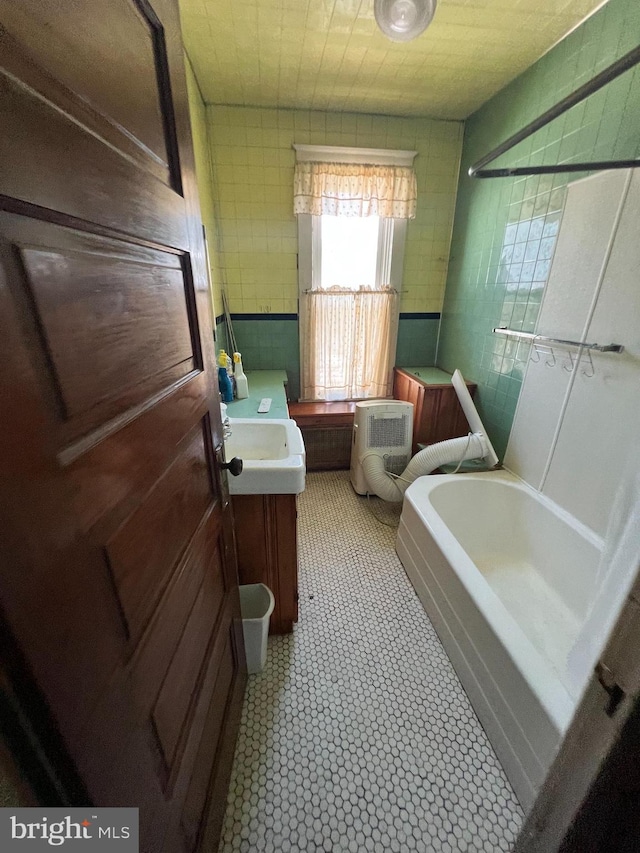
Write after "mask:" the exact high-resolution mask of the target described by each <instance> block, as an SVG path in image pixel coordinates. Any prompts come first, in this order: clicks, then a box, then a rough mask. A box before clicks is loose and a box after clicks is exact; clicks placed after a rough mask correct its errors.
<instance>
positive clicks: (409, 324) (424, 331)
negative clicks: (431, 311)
mask: <svg viewBox="0 0 640 853" xmlns="http://www.w3.org/2000/svg"><path fill="white" fill-rule="evenodd" d="M439 325H440V321H439V317H438V316H437V315H435V316H433V317H421V316H414V317H411V316H409V317H406V316H405V317H403V316H402V315H401V316H400V323H399V326H398V346H397V347H396V365H397V366H398V367H413V366H415V365H416V364H417V365H419V366H422V365H424V366H425V367H429V366H430V365H432V364H435V363H436V347H437V344H438V327H439Z"/></svg>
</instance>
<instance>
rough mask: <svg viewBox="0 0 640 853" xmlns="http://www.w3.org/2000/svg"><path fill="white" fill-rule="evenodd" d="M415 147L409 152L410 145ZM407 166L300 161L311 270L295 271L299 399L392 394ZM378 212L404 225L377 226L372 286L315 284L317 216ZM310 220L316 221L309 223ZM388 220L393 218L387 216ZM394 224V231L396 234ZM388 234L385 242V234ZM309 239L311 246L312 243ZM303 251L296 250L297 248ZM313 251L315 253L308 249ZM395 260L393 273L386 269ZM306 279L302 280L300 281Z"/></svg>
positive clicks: (412, 188) (297, 205) (410, 199)
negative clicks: (298, 283) (297, 274)
mask: <svg viewBox="0 0 640 853" xmlns="http://www.w3.org/2000/svg"><path fill="white" fill-rule="evenodd" d="M410 153H411V154H413V153H414V152H410ZM415 210H416V177H415V172H414V170H413V168H412V167H411V166H399V165H387V164H381V165H372V164H370V163H357V162H356V163H353V162H348V163H339V162H326V163H325V162H314V161H311V162H298V163H297V164H296V168H295V176H294V212H295V213H296V214H298V222H299V234H301V233H302V232H303V229H301V228H300V224H301V222H305V223H306V227H307V228H308V229H309V233H310V234H312V238H311V240H310V247H311V248H310V251H309V253H308V254H309V259H310V266H311V270H310V271H309V272H308V273H307V274H305V273H304V272H303V274H302V275H301V277H300V281H301V293H300V319H301V347H300V349H301V360H302V399H303V400H348V399H363V398H364V399H366V398H375V397H390V396H391V395H392V391H393V381H392V380H393V375H392V374H393V363H394V359H395V351H396V341H397V336H398V311H399V294H398V291H399V290H400V286H401V281H400V278H401V271H402V252H403V250H404V234H405V228H404V222H403V220H406V219H412V218H414V217H415ZM327 215H330V216H338V217H345V216H346V217H356V216H357V217H368V216H379V217H381V218H382V219H387V220H394V222H395V224H396V225H397V224H398V223H399V222H402V225H403V227H398V228H389V229H385V228H381V229H380V234H381V237H380V243H379V251H378V256H379V257H378V265H379V268H378V274H377V276H376V284H375V286H367V287H362V286H360V282H354V287H353V289H346V288H344V287H331V286H329V287H326V286H325V287H324V288H321V287H320V282H319V275H317V274H316V273H317V264H318V260H319V255H320V253H321V251H322V246H320V244H319V242H318V224H319V222H320V218H321V217H322V216H327ZM313 223H315V227H314V225H313ZM389 224H390V225H393V224H394V223H389ZM394 232H395V235H394ZM385 233H386V234H388V235H394V236H393V237H390V239H389V240H388V243H385V242H384V235H385ZM314 247H315V250H314ZM303 254H304V255H305V256H306V253H305V252H302V251H301V256H302V255H303ZM314 255H315V257H314ZM392 268H393V271H394V272H393V274H392ZM305 282H306V283H307V285H308V286H307V287H303V286H302V285H303V283H305Z"/></svg>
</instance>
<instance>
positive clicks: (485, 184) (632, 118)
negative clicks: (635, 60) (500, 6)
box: [437, 0, 640, 456]
mask: <svg viewBox="0 0 640 853" xmlns="http://www.w3.org/2000/svg"><path fill="white" fill-rule="evenodd" d="M638 43H640V3H639V2H638V0H610V2H609V3H608V4H607V5H606V6H605V7H604V8H603V9H602V10H601V11H600V12H598V13H597V14H596V15H594V16H593V17H592V18H590V19H589V20H588V21H587V22H586V23H584V24H583V25H582V26H581V27H579V28H578V29H577V30H576V31H575V32H574V33H572V34H571V35H570V36H569V37H568V38H566V39H565V40H564V41H563V42H561V43H560V44H559V45H558V46H557V47H555V48H554V49H553V50H552V51H551V52H550V53H548V54H546V55H545V56H544V57H543V58H542V59H540V60H539V61H538V62H537V63H536V64H535V65H533V66H532V67H531V68H530V69H528V70H527V71H526V72H525V73H524V74H522V75H521V76H520V77H519V78H518V79H517V80H515V81H514V82H513V83H511V84H510V85H509V86H507V87H506V88H505V89H503V90H502V91H501V92H500V93H499V94H498V95H496V96H495V97H494V98H493V99H492V100H491V101H489V102H488V103H487V104H485V106H483V107H482V108H481V109H480V110H479V111H478V112H476V113H475V114H474V115H473V116H471V118H470V119H468V121H467V123H466V126H465V136H464V147H463V155H462V167H461V173H460V182H459V190H458V199H457V205H456V215H455V223H454V232H453V240H452V245H451V257H450V261H449V272H448V278H447V287H446V291H445V298H444V305H443V314H442V320H441V329H440V343H439V349H438V356H437V363H438V365H439V366H440V367H442V368H444V369H445V370H448V371H453V370H454V369H455V368H456V367H459V368H460V369H461V370H462V372H463V373H464V375H465V377H466V378H467V379H471V380H473V381H475V382H477V383H478V394H477V397H476V401H477V402H478V403H479V408H480V410H481V415H482V417H483V419H484V421H485V425H486V426H487V429H488V431H489V433H490V435H491V438H492V440H493V442H494V444H495V445H496V450H497V452H498V454H499V455H500V456H502V455H503V454H504V450H505V448H506V444H507V439H508V436H509V431H510V429H511V423H512V420H513V414H514V411H515V406H516V403H517V400H518V395H519V392H520V387H521V384H522V377H523V374H524V369H525V366H526V361H525V359H526V357H527V351H528V348H527V347H526V346H523V345H522V344H520V345H518V344H514V343H513V342H508V341H505V340H504V339H500V338H499V337H498V336H496V335H493V334H492V333H491V329H492V328H493V327H494V326H498V325H507V326H509V327H510V328H515V329H523V330H525V331H531V330H533V329H534V327H535V323H536V320H537V316H538V310H539V306H540V301H541V298H542V294H543V292H544V287H545V283H546V280H547V277H548V273H549V267H550V264H551V259H552V255H553V249H554V246H555V237H556V234H557V231H558V227H559V223H560V219H561V216H562V208H563V204H564V197H565V190H566V186H567V181H568V176H567V175H557V176H553V177H550V176H540V177H533V178H496V179H493V180H477V179H471V178H469V177H468V176H467V169H468V168H469V166H470V165H471V164H472V163H473V162H474V161H476V160H477V159H479V158H480V157H481V156H483V155H484V154H486V153H487V152H488V151H490V150H491V149H492V148H493V147H495V145H497V144H498V143H499V142H501V141H502V140H503V139H506V138H507V137H508V136H510V135H511V134H513V133H514V132H515V131H517V130H519V129H520V128H521V127H522V126H523V125H525V124H527V122H529V121H531V120H532V119H533V118H535V117H536V116H538V115H539V114H540V113H542V112H543V111H544V110H546V109H547V108H548V107H550V106H552V105H553V104H555V103H556V102H557V101H558V100H560V99H561V98H562V97H564V96H565V95H567V94H569V93H570V92H572V91H573V90H574V89H576V88H577V87H578V86H580V85H582V84H583V83H585V82H586V81H587V80H589V79H590V78H591V77H592V76H593V75H594V74H595V73H597V72H598V71H600V70H602V69H603V68H605V67H606V66H607V65H609V64H610V63H611V62H613V61H614V60H615V59H617V58H618V57H619V56H621V55H623V54H624V53H626V52H627V51H629V50H631V49H632V48H633V47H635V46H636V45H637V44H638ZM639 156H640V68H636V69H634V70H633V71H630V72H627V73H626V74H625V75H623V76H622V77H620V78H619V79H618V80H616V81H615V82H613V83H611V84H609V85H608V86H607V87H605V88H604V89H602V90H601V91H600V92H599V93H596V94H595V95H592V96H591V97H590V98H589V99H588V100H587V101H585V102H583V103H582V104H580V105H578V106H577V107H574V108H573V109H572V110H571V111H570V112H569V113H566V114H565V115H564V116H562V117H561V118H559V119H557V120H556V121H555V122H553V123H552V124H550V125H548V126H547V127H546V128H543V130H541V131H539V132H538V133H537V134H535V135H534V136H533V137H531V138H530V139H529V140H527V141H526V142H524V143H522V144H521V145H520V146H518V147H517V148H515V149H514V150H513V151H511V152H509V153H508V154H506V155H504V156H503V157H502V158H501V159H500V160H499V161H498V162H497V165H526V164H540V163H545V164H547V163H548V164H553V163H559V162H572V161H573V162H579V161H589V160H597V159H612V158H628V157H639ZM577 177H580V176H579V175H575V176H571V180H575V179H576V178H577Z"/></svg>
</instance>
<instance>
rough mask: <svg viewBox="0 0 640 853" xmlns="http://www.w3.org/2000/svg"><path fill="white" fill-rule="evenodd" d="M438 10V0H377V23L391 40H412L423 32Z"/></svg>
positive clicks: (375, 5)
mask: <svg viewBox="0 0 640 853" xmlns="http://www.w3.org/2000/svg"><path fill="white" fill-rule="evenodd" d="M435 11H436V0H375V2H374V6H373V13H374V15H375V17H376V23H377V24H378V26H379V27H380V29H381V30H382V32H383V33H384V34H385V36H386V37H387V38H389V39H391V41H411V39H414V38H416V36H419V35H420V33H423V32H424V31H425V30H426V29H427V27H428V26H429V24H430V23H431V21H432V19H433V16H434V14H435Z"/></svg>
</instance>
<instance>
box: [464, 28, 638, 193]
mask: <svg viewBox="0 0 640 853" xmlns="http://www.w3.org/2000/svg"><path fill="white" fill-rule="evenodd" d="M639 62H640V45H639V46H638V47H635V48H634V49H633V50H630V51H629V53H626V54H625V55H624V56H622V57H621V58H620V59H618V60H617V61H616V62H614V63H613V64H612V65H609V66H608V67H607V68H605V69H604V70H603V71H601V72H600V73H599V74H596V76H595V77H592V78H591V80H589V81H588V83H585V84H584V85H582V86H580V87H579V88H578V89H576V90H575V92H572V93H571V94H570V95H567V96H566V98H563V99H562V100H561V101H559V102H558V103H557V104H556V105H555V106H553V107H551V108H550V109H548V110H547V111H546V112H544V113H543V114H542V115H541V116H538V118H536V119H534V120H533V121H532V122H530V123H529V124H528V125H526V126H525V127H523V128H522V130H519V131H518V132H517V133H514V134H513V136H510V137H509V139H506V140H505V141H504V142H502V143H501V144H500V145H498V146H497V147H496V148H494V149H493V151H490V152H489V154H487V155H486V156H484V157H482V158H481V159H480V160H478V162H477V163H474V164H473V166H471V168H470V169H469V177H471V178H510V177H515V176H517V175H557V174H561V173H563V172H590V171H599V170H601V169H635V168H637V167H638V166H640V160H599V161H597V162H593V163H564V164H561V165H557V166H517V167H513V168H509V167H507V168H504V169H485V168H484V167H485V166H488V165H489V163H493V161H494V160H497V159H498V157H500V155H501V154H505V153H506V152H507V151H510V150H511V149H512V148H515V146H516V145H517V144H518V143H519V142H523V141H524V140H525V139H528V137H529V136H532V135H533V134H534V133H535V132H536V131H537V130H540V129H541V128H543V127H544V126H545V125H547V124H549V123H550V122H552V121H553V120H554V119H556V118H558V117H559V116H561V115H562V114H563V113H566V112H567V111H568V110H570V109H571V107H574V106H575V105H576V104H579V103H580V102H581V101H584V100H585V99H586V98H588V97H589V95H593V93H594V92H597V91H598V89H602V87H603V86H606V85H607V83H610V82H611V81H612V80H615V79H616V77H619V76H620V75H621V74H624V72H625V71H628V70H629V69H630V68H633V67H634V66H636V65H637V64H638V63H639Z"/></svg>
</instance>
